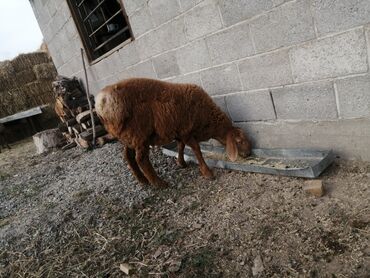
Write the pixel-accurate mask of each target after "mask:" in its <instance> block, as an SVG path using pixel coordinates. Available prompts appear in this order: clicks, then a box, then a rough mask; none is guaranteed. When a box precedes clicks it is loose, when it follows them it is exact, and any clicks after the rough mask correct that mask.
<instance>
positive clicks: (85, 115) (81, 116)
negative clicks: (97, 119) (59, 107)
mask: <svg viewBox="0 0 370 278" xmlns="http://www.w3.org/2000/svg"><path fill="white" fill-rule="evenodd" d="M90 118H91V116H90V111H89V110H86V111H84V112H82V113H80V114H78V115H77V116H76V121H77V122H78V123H79V124H80V123H81V122H84V121H86V120H88V119H90Z"/></svg>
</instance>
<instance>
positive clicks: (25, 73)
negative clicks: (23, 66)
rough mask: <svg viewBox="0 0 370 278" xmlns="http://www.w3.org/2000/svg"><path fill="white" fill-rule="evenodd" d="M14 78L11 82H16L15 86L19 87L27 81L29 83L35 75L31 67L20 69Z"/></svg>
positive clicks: (34, 78)
mask: <svg viewBox="0 0 370 278" xmlns="http://www.w3.org/2000/svg"><path fill="white" fill-rule="evenodd" d="M15 79H16V80H14V81H13V83H16V84H17V87H21V86H23V85H25V84H27V83H30V82H32V81H34V80H36V75H35V73H34V72H33V70H32V69H31V70H30V69H27V70H22V71H19V72H17V73H16V74H15Z"/></svg>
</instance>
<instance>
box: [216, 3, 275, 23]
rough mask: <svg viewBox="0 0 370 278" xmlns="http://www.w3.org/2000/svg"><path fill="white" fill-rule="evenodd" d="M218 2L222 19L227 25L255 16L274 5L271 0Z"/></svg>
mask: <svg viewBox="0 0 370 278" xmlns="http://www.w3.org/2000/svg"><path fill="white" fill-rule="evenodd" d="M219 3H220V4H219V5H220V10H221V15H222V18H223V21H224V23H225V24H226V25H227V26H229V25H233V24H235V23H238V22H240V21H242V20H245V19H248V18H251V17H253V16H256V15H258V14H260V13H262V12H264V11H267V10H270V9H272V8H273V7H274V3H273V1H272V0H259V1H250V0H220V1H219Z"/></svg>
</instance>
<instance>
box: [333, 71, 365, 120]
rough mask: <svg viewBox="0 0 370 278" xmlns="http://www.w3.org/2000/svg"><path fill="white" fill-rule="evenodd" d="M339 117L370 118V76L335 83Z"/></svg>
mask: <svg viewBox="0 0 370 278" xmlns="http://www.w3.org/2000/svg"><path fill="white" fill-rule="evenodd" d="M335 84H336V88H337V96H338V106H339V109H338V110H339V115H340V116H341V117H343V118H360V117H369V116H370V76H369V75H365V76H358V77H351V78H346V79H341V80H336V81H335Z"/></svg>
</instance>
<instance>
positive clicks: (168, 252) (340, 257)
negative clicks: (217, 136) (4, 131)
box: [0, 141, 370, 277]
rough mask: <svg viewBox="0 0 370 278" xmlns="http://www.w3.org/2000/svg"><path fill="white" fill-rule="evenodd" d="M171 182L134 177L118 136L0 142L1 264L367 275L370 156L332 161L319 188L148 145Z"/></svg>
mask: <svg viewBox="0 0 370 278" xmlns="http://www.w3.org/2000/svg"><path fill="white" fill-rule="evenodd" d="M151 161H152V163H153V166H154V168H155V169H156V171H157V172H158V173H159V175H160V176H162V177H163V178H164V179H165V180H166V181H168V182H169V184H170V187H169V188H167V189H162V190H158V189H155V188H153V187H150V186H142V185H140V184H138V182H137V181H136V180H135V179H134V177H133V176H132V175H131V173H130V171H129V170H128V168H127V165H126V163H125V161H123V159H122V155H121V146H120V144H118V143H113V144H107V145H104V146H103V147H102V148H99V149H96V150H94V151H84V150H81V149H78V148H75V149H71V150H68V151H65V152H62V151H56V152H52V153H49V154H47V155H40V156H36V155H34V147H33V144H32V142H31V141H26V142H21V143H19V144H17V145H15V146H13V149H12V150H11V151H5V152H3V153H1V154H0V276H2V277H9V276H20V277H46V276H52V277H77V276H88V277H108V276H109V277H116V276H120V275H121V274H122V272H121V270H120V268H119V265H120V264H123V263H128V264H129V265H130V266H132V267H133V271H134V274H133V275H132V276H133V277H146V276H149V275H150V276H154V277H162V276H164V277H209V276H216V277H239V276H247V277H248V276H253V275H255V276H256V277H283V276H308V277H322V276H332V275H335V276H345V277H367V274H368V273H369V272H370V268H369V264H368V261H369V256H370V252H369V244H368V243H369V232H370V228H369V219H370V208H369V204H368V200H369V199H370V192H369V187H370V164H369V163H361V162H344V161H336V162H335V163H334V165H333V166H331V167H330V168H329V169H328V170H327V171H326V172H325V173H324V174H323V176H322V177H321V180H322V182H323V184H324V187H325V195H324V196H323V197H321V198H317V197H315V196H312V195H309V194H306V193H305V192H304V191H303V190H302V186H303V185H304V184H305V180H304V179H299V178H288V177H279V176H270V175H262V174H253V173H243V172H237V171H228V170H220V169H214V172H215V177H216V178H215V180H212V181H210V180H206V179H204V178H203V177H200V176H199V170H198V167H197V166H196V165H193V164H191V165H189V167H188V168H186V169H180V168H178V167H177V166H176V163H175V160H174V158H169V157H166V156H164V155H163V154H162V153H161V152H160V150H159V149H157V148H156V149H152V153H151Z"/></svg>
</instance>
